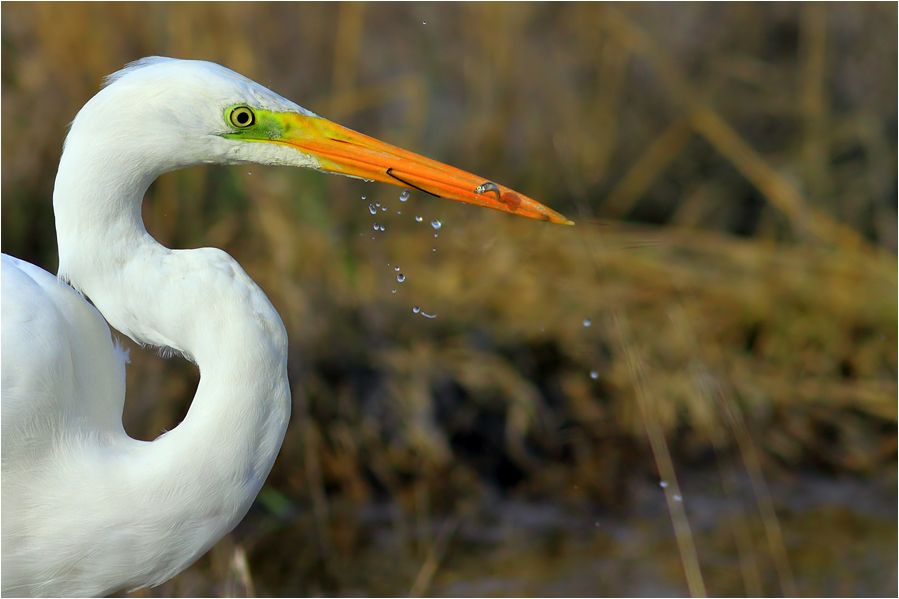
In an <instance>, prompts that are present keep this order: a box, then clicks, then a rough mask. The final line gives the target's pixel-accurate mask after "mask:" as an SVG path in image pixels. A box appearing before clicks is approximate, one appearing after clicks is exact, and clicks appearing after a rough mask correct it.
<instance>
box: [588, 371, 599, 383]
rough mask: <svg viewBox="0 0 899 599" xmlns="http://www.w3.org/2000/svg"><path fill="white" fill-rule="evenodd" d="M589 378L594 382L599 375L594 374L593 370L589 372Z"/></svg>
mask: <svg viewBox="0 0 899 599" xmlns="http://www.w3.org/2000/svg"><path fill="white" fill-rule="evenodd" d="M590 378H591V379H593V380H594V381H595V380H596V379H598V378H599V373H598V372H596V371H595V370H591V371H590Z"/></svg>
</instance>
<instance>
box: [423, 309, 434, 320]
mask: <svg viewBox="0 0 899 599" xmlns="http://www.w3.org/2000/svg"><path fill="white" fill-rule="evenodd" d="M421 315H422V316H424V317H425V318H431V319H434V318H437V315H436V314H428V313H427V312H425V311H424V310H422V311H421Z"/></svg>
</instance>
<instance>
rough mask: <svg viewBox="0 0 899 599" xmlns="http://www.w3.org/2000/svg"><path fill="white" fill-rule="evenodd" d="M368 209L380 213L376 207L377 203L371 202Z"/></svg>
mask: <svg viewBox="0 0 899 599" xmlns="http://www.w3.org/2000/svg"><path fill="white" fill-rule="evenodd" d="M368 211H369V212H370V213H372V214H377V213H378V209H377V208H375V205H374V204H369V205H368Z"/></svg>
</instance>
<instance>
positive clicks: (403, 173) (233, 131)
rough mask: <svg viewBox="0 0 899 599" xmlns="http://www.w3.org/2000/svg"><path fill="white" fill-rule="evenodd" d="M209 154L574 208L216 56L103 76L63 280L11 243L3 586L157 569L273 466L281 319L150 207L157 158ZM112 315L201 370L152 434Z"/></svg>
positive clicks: (119, 577) (280, 432)
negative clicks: (172, 236)
mask: <svg viewBox="0 0 899 599" xmlns="http://www.w3.org/2000/svg"><path fill="white" fill-rule="evenodd" d="M213 162H215V163H226V164H231V163H240V162H257V163H264V164H277V165H290V166H306V167H312V168H317V169H321V170H326V171H330V172H335V173H340V174H345V175H350V176H355V177H364V178H370V179H377V180H382V181H386V182H389V183H393V184H399V185H403V186H405V187H411V188H415V189H420V190H423V191H426V192H428V193H431V194H432V195H442V196H444V197H449V198H451V199H457V200H461V201H464V202H469V203H474V204H478V205H483V206H488V207H493V208H496V209H498V210H503V211H506V212H514V213H518V214H521V215H523V216H528V217H531V218H541V219H543V220H550V221H553V222H566V219H564V217H561V215H558V214H557V213H555V212H553V211H551V210H549V209H547V208H545V207H544V206H542V205H540V204H538V203H537V202H535V201H533V200H531V199H530V198H527V197H526V196H521V195H519V194H516V193H515V192H512V191H511V190H508V189H507V188H501V187H499V186H497V185H495V184H492V183H491V184H490V186H488V187H489V188H490V190H491V191H490V193H493V194H495V196H496V197H495V198H493V197H492V196H491V195H490V193H483V192H481V191H479V190H477V189H475V188H476V187H477V186H478V185H479V184H478V183H477V182H478V181H481V180H480V179H478V178H476V177H474V176H473V175H470V174H468V173H464V172H463V171H458V170H456V169H451V167H446V166H445V165H441V164H440V163H436V162H434V161H430V160H428V159H425V158H423V157H420V156H416V155H414V154H411V153H409V152H405V151H403V150H399V149H398V148H394V147H392V146H388V145H387V144H383V143H382V142H378V141H377V140H373V139H371V138H368V137H365V136H362V135H360V134H357V133H355V132H352V131H349V130H347V129H344V128H342V127H340V126H339V125H335V124H333V123H330V122H329V121H326V120H325V119H321V118H320V117H318V116H316V115H314V114H313V113H311V112H309V111H306V110H304V109H303V108H301V107H299V106H297V105H296V104H294V103H292V102H290V101H288V100H285V99H284V98H282V97H280V96H278V95H277V94H275V93H274V92H271V91H270V90H268V89H266V88H264V87H262V86H260V85H258V84H256V83H254V82H252V81H250V80H249V79H246V78H244V77H242V76H240V75H238V74H236V73H234V72H233V71H230V70H228V69H225V68H224V67H221V66H219V65H215V64H212V63H207V62H201V61H182V60H173V59H165V58H153V59H145V60H144V61H141V62H139V63H136V64H134V65H132V66H129V67H128V68H126V69H125V70H124V71H122V72H120V73H118V74H116V75H113V76H112V77H111V78H110V81H109V83H108V84H107V86H106V87H105V88H104V89H103V90H101V91H100V92H99V93H98V94H97V95H96V96H94V98H92V99H91V100H90V101H89V102H88V103H87V104H86V105H85V106H84V108H83V109H82V110H81V111H80V112H79V114H78V116H77V117H76V118H75V120H74V122H73V124H72V128H71V132H70V134H69V136H68V138H67V139H66V145H65V149H64V152H63V156H62V159H61V161H60V167H59V171H58V174H57V178H56V185H55V189H54V197H53V204H54V212H55V215H56V229H57V240H58V243H59V253H60V261H59V275H58V278H57V277H54V276H53V275H51V274H49V273H47V272H46V271H44V270H42V269H40V268H38V267H36V266H34V265H31V264H28V263H26V262H22V261H20V260H17V259H15V258H11V257H7V256H4V257H3V263H2V326H3V329H2V356H3V363H2V402H3V414H2V427H3V429H2V438H3V446H2V451H3V454H2V459H3V463H2V469H3V472H2V475H3V476H2V512H3V513H2V526H3V530H2V533H3V539H2V541H3V542H2V591H3V594H4V595H8V596H10V595H11V596H26V595H44V596H46V595H82V596H85V595H105V594H109V593H113V592H116V591H121V590H130V589H134V588H140V587H144V586H152V585H156V584H159V583H161V582H164V581H165V580H167V579H168V578H171V577H172V576H174V575H175V574H177V573H178V572H180V571H181V570H183V569H184V568H185V567H187V566H188V565H190V564H191V563H192V562H193V561H194V560H196V559H197V558H198V557H199V556H201V555H202V554H203V553H204V552H205V551H206V550H207V549H209V548H210V547H211V546H212V545H213V544H214V543H215V542H216V541H217V540H218V539H220V538H221V537H222V536H223V535H224V534H226V533H227V532H228V531H230V530H231V529H232V528H233V527H234V526H235V525H236V524H237V523H238V522H239V521H240V520H241V518H242V517H243V516H244V514H245V513H246V512H247V510H248V509H249V507H250V505H251V503H252V501H253V499H254V498H255V497H256V494H257V493H258V492H259V489H260V488H261V486H262V484H263V482H264V481H265V478H266V477H267V475H268V473H269V471H270V469H271V467H272V464H273V462H274V460H275V457H276V455H277V453H278V450H279V448H280V446H281V442H282V440H283V437H284V433H285V430H286V427H287V422H288V419H289V415H290V390H289V384H288V379H287V369H286V366H287V334H286V331H285V329H284V326H283V324H282V322H281V319H280V317H279V316H278V314H277V312H276V311H275V309H274V307H273V306H272V304H271V303H270V302H269V300H268V298H267V297H266V296H265V294H264V293H263V291H262V290H261V289H260V288H259V287H258V286H257V285H256V284H255V283H254V282H253V281H252V280H251V279H250V277H249V276H248V275H247V274H246V273H245V272H244V271H243V269H242V268H241V267H240V266H239V265H238V264H237V262H236V261H235V260H233V259H232V258H231V257H230V256H228V255H227V254H226V253H225V252H222V251H221V250H217V249H212V248H203V249H197V250H170V249H168V248H165V247H163V246H162V245H160V244H159V243H158V242H156V241H155V240H154V239H153V238H152V237H151V236H150V235H149V234H148V233H147V231H146V229H145V228H144V225H143V221H142V219H141V202H142V199H143V196H144V193H145V192H146V190H147V188H148V187H149V185H150V184H151V183H152V181H153V180H155V178H156V177H158V176H159V175H160V174H161V173H163V172H166V171H170V170H174V169H177V168H183V167H188V166H192V165H196V164H202V163H213ZM82 294H83V295H82ZM84 296H87V297H88V298H90V300H91V302H92V303H93V305H92V304H91V303H90V302H88V301H87V300H86V299H85V297H84ZM95 306H96V307H95ZM107 322H108V323H109V324H110V325H112V327H113V328H115V329H117V330H118V331H120V332H121V333H123V334H125V335H127V336H129V337H130V338H132V339H133V340H135V341H137V342H138V343H140V344H143V345H150V346H156V347H162V348H169V349H171V350H173V352H174V353H178V354H181V355H183V356H184V357H186V358H188V359H190V360H192V361H193V362H195V363H196V364H197V366H198V368H199V370H200V383H199V386H198V388H197V391H196V394H195V396H194V399H193V402H192V403H191V407H190V410H189V412H188V414H187V416H186V417H185V419H184V421H182V422H181V423H180V424H179V425H178V426H177V427H175V428H174V429H172V430H171V431H169V432H167V433H165V434H164V435H162V436H161V437H159V438H157V439H156V440H154V441H152V442H144V441H138V440H135V439H132V438H130V437H129V436H128V435H127V434H126V433H125V431H124V429H123V427H122V410H123V406H124V399H125V355H124V352H123V351H122V350H121V349H120V348H118V346H117V345H116V343H115V341H114V339H113V337H112V334H111V332H110V329H109V326H108V325H107Z"/></svg>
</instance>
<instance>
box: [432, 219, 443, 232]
mask: <svg viewBox="0 0 899 599" xmlns="http://www.w3.org/2000/svg"><path fill="white" fill-rule="evenodd" d="M431 226H432V227H434V230H435V231H439V230H440V227H442V226H443V223H442V222H440V221H439V220H437V219H436V218H435V219H434V220H432V221H431Z"/></svg>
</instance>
